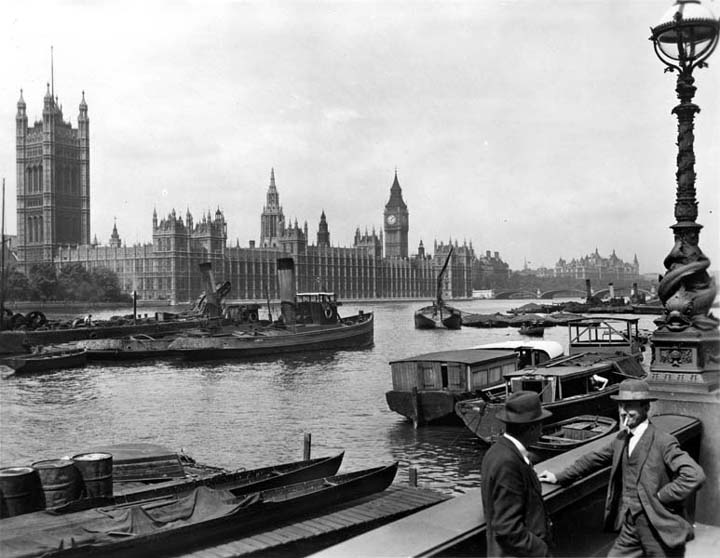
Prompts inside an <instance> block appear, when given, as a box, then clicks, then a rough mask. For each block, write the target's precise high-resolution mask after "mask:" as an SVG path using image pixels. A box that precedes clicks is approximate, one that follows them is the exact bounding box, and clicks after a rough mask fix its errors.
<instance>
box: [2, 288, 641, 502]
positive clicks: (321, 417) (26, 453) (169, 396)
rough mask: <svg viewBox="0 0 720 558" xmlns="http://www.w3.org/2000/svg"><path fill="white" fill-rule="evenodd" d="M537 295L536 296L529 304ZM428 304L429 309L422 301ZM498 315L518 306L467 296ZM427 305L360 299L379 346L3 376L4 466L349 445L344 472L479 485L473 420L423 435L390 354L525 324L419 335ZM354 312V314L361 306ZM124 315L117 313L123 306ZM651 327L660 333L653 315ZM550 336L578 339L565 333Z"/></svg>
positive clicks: (257, 456) (296, 454)
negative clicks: (93, 452) (79, 456)
mask: <svg viewBox="0 0 720 558" xmlns="http://www.w3.org/2000/svg"><path fill="white" fill-rule="evenodd" d="M524 302H527V301H523V303H524ZM420 305H421V304H420ZM455 305H456V306H458V307H460V308H462V309H463V310H465V311H471V312H478V313H483V314H489V313H493V312H498V311H506V310H507V309H508V308H511V307H513V306H517V305H518V304H517V303H513V302H512V301H466V302H461V303H458V304H455ZM417 306H418V303H392V304H377V303H374V304H368V305H366V306H362V305H358V308H359V309H364V310H366V311H374V312H375V344H374V346H373V347H371V348H368V349H363V350H360V351H327V352H318V353H307V354H300V355H283V356H281V357H279V358H263V359H253V360H249V361H235V362H233V361H209V362H183V361H182V360H169V361H162V360H159V361H150V362H143V363H140V364H132V363H130V364H128V363H120V364H117V365H116V364H114V363H113V364H112V365H107V364H91V365H89V366H88V367H86V368H84V369H81V370H66V371H58V372H53V373H49V374H44V375H39V376H29V377H22V376H20V377H15V376H11V377H10V378H9V379H6V380H3V381H1V382H0V466H10V465H25V464H29V463H31V462H33V461H37V460H38V459H50V458H56V457H59V456H64V455H71V454H74V453H79V452H81V451H83V450H84V449H86V448H88V447H91V446H94V445H107V444H114V443H121V442H131V441H147V442H153V443H158V444H162V445H165V446H167V447H169V448H171V449H175V450H179V449H180V448H184V449H185V450H186V451H187V452H188V453H189V454H190V455H193V456H194V457H195V458H196V459H199V460H202V461H205V462H208V463H212V464H216V465H220V466H223V467H227V468H230V469H236V468H239V467H246V468H250V467H259V466H262V465H268V464H271V463H277V462H280V461H293V460H296V459H299V458H300V457H301V456H302V449H303V435H304V433H306V432H309V433H311V434H312V444H313V455H314V456H320V455H329V454H334V453H337V452H339V451H342V450H345V460H344V464H343V470H351V469H357V468H361V467H372V466H376V465H379V464H382V463H388V462H391V461H395V460H397V461H399V462H400V463H401V468H400V472H399V474H398V479H399V481H400V482H405V481H407V478H408V468H409V467H416V468H417V469H418V480H419V483H421V484H422V485H425V486H431V487H434V488H438V489H441V490H443V491H446V492H449V493H457V492H463V491H466V490H468V489H470V488H474V487H476V486H478V484H479V478H480V461H481V459H482V455H483V452H484V448H483V446H482V445H481V444H480V443H479V441H478V440H477V439H476V438H475V437H474V436H473V435H472V434H471V433H470V432H469V431H467V430H465V429H464V428H463V427H429V428H422V429H419V430H415V429H414V428H413V427H412V425H411V424H410V423H409V422H406V421H405V420H404V419H403V418H402V417H400V416H399V415H397V414H395V413H392V412H391V411H389V410H388V408H387V405H386V403H385V392H386V391H387V390H389V389H390V387H391V380H390V367H389V364H388V363H389V361H391V360H393V359H397V358H402V357H406V356H410V355H412V354H417V353H422V352H429V351H437V350H443V349H449V348H464V347H470V346H473V345H478V344H481V343H488V342H492V341H499V340H503V339H511V338H517V337H518V333H517V330H515V329H511V328H502V329H492V330H483V329H474V328H463V329H461V330H459V331H445V330H438V331H418V330H415V329H414V326H413V312H414V310H415V308H416V307H417ZM355 311H356V309H354V308H346V307H343V313H344V314H351V313H353V312H355ZM116 313H117V312H116ZM647 324H648V325H644V324H643V323H641V327H647V328H648V329H652V316H650V317H648V318H647ZM545 338H546V339H549V340H556V341H559V342H561V343H562V344H563V345H566V344H567V333H566V330H565V329H564V328H551V329H549V330H547V332H546V335H545Z"/></svg>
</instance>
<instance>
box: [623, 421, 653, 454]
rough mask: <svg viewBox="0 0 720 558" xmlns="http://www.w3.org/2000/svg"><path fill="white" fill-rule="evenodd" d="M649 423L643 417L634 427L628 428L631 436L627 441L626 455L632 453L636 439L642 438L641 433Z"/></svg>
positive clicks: (643, 432)
mask: <svg viewBox="0 0 720 558" xmlns="http://www.w3.org/2000/svg"><path fill="white" fill-rule="evenodd" d="M649 424H650V423H649V422H648V420H647V419H645V420H644V421H642V422H641V423H640V424H638V425H637V426H636V427H635V428H632V429H630V433H631V434H632V438H630V441H629V442H628V455H631V454H632V452H633V450H634V449H635V446H636V445H637V443H638V441H639V440H640V438H642V435H643V434H645V431H646V430H647V427H648V425H649Z"/></svg>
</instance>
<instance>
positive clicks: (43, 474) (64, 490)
mask: <svg viewBox="0 0 720 558" xmlns="http://www.w3.org/2000/svg"><path fill="white" fill-rule="evenodd" d="M32 466H33V468H34V469H35V470H36V471H37V473H38V476H39V477H40V484H41V485H42V492H43V496H44V507H45V508H48V509H51V508H56V507H58V506H62V505H63V504H67V503H68V502H72V501H73V500H77V499H78V498H79V496H80V485H79V483H78V474H77V471H76V470H75V465H74V464H73V462H72V461H71V460H69V459H46V460H44V461H36V462H35V463H33V464H32Z"/></svg>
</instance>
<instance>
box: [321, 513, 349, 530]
mask: <svg viewBox="0 0 720 558" xmlns="http://www.w3.org/2000/svg"><path fill="white" fill-rule="evenodd" d="M315 521H318V522H319V523H321V524H322V525H327V527H328V529H333V530H340V529H345V528H346V527H349V526H350V525H353V522H352V521H350V520H348V519H347V518H342V517H339V516H337V515H336V514H330V515H324V516H322V517H316V518H315Z"/></svg>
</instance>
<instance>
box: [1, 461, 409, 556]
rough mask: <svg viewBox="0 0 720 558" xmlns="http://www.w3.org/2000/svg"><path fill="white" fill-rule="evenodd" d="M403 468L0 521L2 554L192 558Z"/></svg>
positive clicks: (382, 485)
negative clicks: (184, 556)
mask: <svg viewBox="0 0 720 558" xmlns="http://www.w3.org/2000/svg"><path fill="white" fill-rule="evenodd" d="M397 467H398V464H397V462H395V463H393V464H391V465H387V466H382V467H375V468H372V469H365V470H361V471H356V472H353V473H346V474H344V475H335V476H330V477H324V478H321V479H316V480H311V481H307V482H303V483H298V484H292V485H288V486H283V487H279V488H273V489H270V490H263V491H261V492H255V493H253V494H251V495H248V496H242V497H239V498H238V497H235V496H234V495H233V494H232V493H230V492H228V491H221V490H213V489H211V488H208V487H199V488H197V489H195V490H194V491H193V492H192V493H190V494H189V495H188V496H186V497H185V498H181V499H180V500H177V501H175V502H172V503H170V504H162V505H155V504H145V505H135V506H130V507H128V506H122V507H117V506H116V507H111V508H94V509H92V510H86V511H80V512H76V513H70V514H64V515H53V514H50V513H47V512H35V513H32V514H26V515H21V516H16V517H11V518H8V519H4V520H2V522H0V555H2V556H3V558H24V557H28V556H38V555H42V556H44V557H50V556H63V557H66V556H103V557H110V556H133V557H142V556H147V557H153V558H155V557H159V556H166V555H170V554H177V553H178V552H183V553H187V552H190V551H192V550H197V549H200V548H203V547H205V546H207V545H209V544H218V543H220V542H222V541H224V540H227V539H228V538H237V537H238V536H240V535H245V534H249V533H256V532H261V531H263V530H265V529H267V528H269V527H271V526H272V527H274V526H277V525H278V524H279V523H280V522H282V521H287V520H291V519H293V518H297V517H299V516H303V515H306V514H308V513H312V512H315V511H318V510H323V509H326V508H328V507H330V506H334V505H337V504H340V503H344V502H348V501H351V500H355V499H358V498H362V497H365V496H369V495H371V494H374V493H377V492H381V491H383V490H385V489H386V488H387V487H388V486H390V484H392V482H393V480H394V478H395V474H396V472H397Z"/></svg>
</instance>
